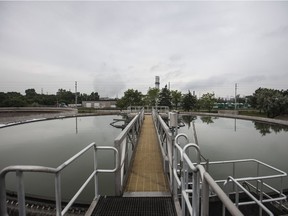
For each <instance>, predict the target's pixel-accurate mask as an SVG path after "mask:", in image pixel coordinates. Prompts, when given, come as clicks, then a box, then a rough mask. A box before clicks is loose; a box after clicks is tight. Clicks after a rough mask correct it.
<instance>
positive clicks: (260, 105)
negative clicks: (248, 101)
mask: <svg viewBox="0 0 288 216" xmlns="http://www.w3.org/2000/svg"><path fill="white" fill-rule="evenodd" d="M253 101H254V104H253V106H254V107H255V108H257V109H259V110H260V112H261V111H263V112H264V113H266V115H267V117H271V118H274V117H276V116H278V115H281V114H285V113H288V108H287V107H288V95H286V93H285V91H279V90H275V89H268V88H258V89H257V90H256V91H255V92H254V94H253Z"/></svg>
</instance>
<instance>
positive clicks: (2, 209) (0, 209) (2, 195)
mask: <svg viewBox="0 0 288 216" xmlns="http://www.w3.org/2000/svg"><path fill="white" fill-rule="evenodd" d="M91 148H93V149H94V155H93V158H94V169H93V172H92V173H91V174H90V176H89V177H88V178H87V179H86V181H85V182H84V183H83V184H82V185H81V187H80V189H79V190H78V191H77V192H76V193H75V195H74V196H73V197H72V198H71V200H70V201H69V202H68V204H67V205H66V206H65V207H64V209H63V210H62V198H61V194H62V193H61V173H62V171H63V170H64V169H65V168H66V167H67V166H69V165H70V164H71V163H73V162H74V161H75V160H77V159H78V158H79V157H80V156H82V155H83V154H84V153H85V152H87V151H88V150H90V149H91ZM97 150H112V151H114V152H115V167H114V168H113V169H98V166H97V157H96V152H97ZM117 169H118V150H117V149H116V148H114V147H110V146H96V144H95V142H93V143H91V144H89V145H88V146H87V147H85V148H84V149H82V150H81V151H80V152H78V153H77V154H75V155H74V156H72V157H71V158H70V159H68V160H67V161H65V162H64V163H62V164H61V165H60V166H58V167H57V168H51V167H44V166H28V165H24V166H8V167H6V168H4V169H3V170H1V172H0V215H1V216H8V213H7V204H6V184H5V177H6V174H8V173H11V172H15V173H16V178H17V186H18V187H17V197H18V209H19V215H21V216H25V215H26V208H25V190H24V181H23V178H24V177H23V175H24V173H28V172H36V173H48V174H53V175H54V179H55V204H56V215H57V216H60V215H61V216H62V215H64V214H65V213H66V212H67V211H68V210H69V208H70V207H71V206H72V205H73V203H74V202H75V201H76V199H77V198H78V196H79V195H80V194H81V192H82V191H83V190H84V189H85V187H86V186H87V185H88V183H89V182H90V181H91V180H92V179H93V178H94V189H95V191H94V193H95V197H94V199H96V198H97V197H98V196H99V194H98V173H113V172H115V171H116V170H117Z"/></svg>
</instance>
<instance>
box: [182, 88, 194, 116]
mask: <svg viewBox="0 0 288 216" xmlns="http://www.w3.org/2000/svg"><path fill="white" fill-rule="evenodd" d="M196 103H197V98H196V96H193V95H192V94H191V92H190V91H188V93H187V94H185V95H184V96H183V98H182V108H183V109H184V111H188V112H189V111H190V110H192V109H193V108H195V107H196Z"/></svg>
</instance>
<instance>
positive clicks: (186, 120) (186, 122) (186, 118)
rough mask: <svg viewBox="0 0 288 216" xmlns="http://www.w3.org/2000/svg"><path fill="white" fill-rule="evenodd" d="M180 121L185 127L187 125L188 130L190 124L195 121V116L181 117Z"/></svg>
mask: <svg viewBox="0 0 288 216" xmlns="http://www.w3.org/2000/svg"><path fill="white" fill-rule="evenodd" d="M181 118H182V120H183V121H184V123H185V124H186V125H188V128H190V127H191V122H192V121H195V120H196V119H197V116H192V115H183V116H181Z"/></svg>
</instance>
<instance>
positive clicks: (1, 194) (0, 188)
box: [0, 175, 8, 216]
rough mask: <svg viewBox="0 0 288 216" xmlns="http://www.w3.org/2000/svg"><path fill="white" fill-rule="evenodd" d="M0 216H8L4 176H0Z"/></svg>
mask: <svg viewBox="0 0 288 216" xmlns="http://www.w3.org/2000/svg"><path fill="white" fill-rule="evenodd" d="M0 215H3V216H8V213H7V204H6V182H5V175H0Z"/></svg>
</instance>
